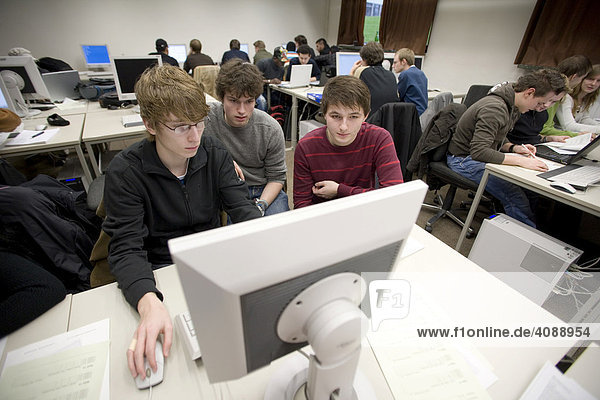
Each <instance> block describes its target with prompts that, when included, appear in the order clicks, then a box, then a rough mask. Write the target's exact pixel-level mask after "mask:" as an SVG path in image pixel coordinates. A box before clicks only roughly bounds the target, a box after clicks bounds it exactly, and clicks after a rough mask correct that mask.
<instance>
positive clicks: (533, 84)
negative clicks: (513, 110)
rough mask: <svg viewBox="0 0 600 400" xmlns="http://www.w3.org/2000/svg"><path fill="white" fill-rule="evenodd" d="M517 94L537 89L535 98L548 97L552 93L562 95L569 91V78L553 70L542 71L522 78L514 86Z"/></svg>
mask: <svg viewBox="0 0 600 400" xmlns="http://www.w3.org/2000/svg"><path fill="white" fill-rule="evenodd" d="M513 87H514V89H515V92H517V93H519V92H524V91H525V90H527V89H529V88H534V89H535V95H534V97H542V96H546V95H547V94H548V93H550V92H554V93H555V94H561V93H562V92H566V91H568V90H569V82H568V80H567V77H566V76H565V75H563V74H561V73H560V72H558V71H556V70H553V69H540V70H537V71H533V72H530V73H528V74H526V75H523V76H521V77H520V78H519V79H518V80H517V82H516V83H515V84H514V85H513Z"/></svg>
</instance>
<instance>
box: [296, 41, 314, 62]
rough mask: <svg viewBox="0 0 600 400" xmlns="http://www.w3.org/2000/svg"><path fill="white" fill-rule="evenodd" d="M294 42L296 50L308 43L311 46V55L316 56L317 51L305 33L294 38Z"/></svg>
mask: <svg viewBox="0 0 600 400" xmlns="http://www.w3.org/2000/svg"><path fill="white" fill-rule="evenodd" d="M294 43H295V44H296V50H298V49H299V48H300V46H303V45H306V46H307V47H308V48H309V52H310V57H311V58H315V51H314V50H313V48H312V47H310V46H309V45H308V40H307V39H306V36H304V35H298V36H296V37H295V38H294Z"/></svg>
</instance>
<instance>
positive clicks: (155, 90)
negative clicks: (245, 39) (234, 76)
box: [135, 65, 208, 138]
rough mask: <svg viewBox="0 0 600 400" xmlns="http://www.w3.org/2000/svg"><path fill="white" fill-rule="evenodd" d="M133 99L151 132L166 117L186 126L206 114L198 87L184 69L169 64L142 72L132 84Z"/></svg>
mask: <svg viewBox="0 0 600 400" xmlns="http://www.w3.org/2000/svg"><path fill="white" fill-rule="evenodd" d="M135 96H136V98H137V101H138V104H139V105H140V115H141V116H142V118H143V119H144V121H146V122H147V123H148V125H149V126H150V127H152V128H153V129H156V127H157V125H158V123H159V122H161V121H164V120H166V119H167V118H168V115H169V114H173V115H174V116H175V117H177V118H179V119H180V120H181V121H184V122H190V123H196V122H199V121H201V120H202V119H204V117H206V115H207V114H208V106H207V105H206V97H205V95H204V89H203V88H202V86H201V85H200V84H199V83H198V82H196V81H195V80H194V79H192V77H191V76H189V75H188V74H187V73H186V72H185V71H184V70H182V69H181V68H178V67H174V66H172V65H163V66H160V67H159V66H156V67H151V68H148V69H147V70H146V71H144V73H143V74H142V75H141V76H140V79H139V80H138V81H137V82H136V84H135ZM150 138H154V136H152V135H150Z"/></svg>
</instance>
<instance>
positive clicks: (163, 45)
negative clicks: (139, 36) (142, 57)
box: [149, 39, 179, 67]
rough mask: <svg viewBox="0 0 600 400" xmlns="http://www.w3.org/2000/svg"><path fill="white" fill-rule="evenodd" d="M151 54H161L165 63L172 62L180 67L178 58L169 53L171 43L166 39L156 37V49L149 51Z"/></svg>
mask: <svg viewBox="0 0 600 400" xmlns="http://www.w3.org/2000/svg"><path fill="white" fill-rule="evenodd" d="M149 55H151V56H154V55H160V57H161V58H162V62H163V64H171V65H173V66H175V67H179V63H178V62H177V60H176V59H174V58H173V57H171V56H170V55H169V45H168V44H167V41H166V40H165V39H156V51H155V52H153V53H149Z"/></svg>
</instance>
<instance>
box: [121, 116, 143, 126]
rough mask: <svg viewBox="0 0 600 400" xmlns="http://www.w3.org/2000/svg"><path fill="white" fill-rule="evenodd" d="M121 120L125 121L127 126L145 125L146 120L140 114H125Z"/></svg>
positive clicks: (124, 124) (124, 123)
mask: <svg viewBox="0 0 600 400" xmlns="http://www.w3.org/2000/svg"><path fill="white" fill-rule="evenodd" d="M121 121H122V122H123V126H124V127H125V128H131V127H132V126H140V125H144V121H143V120H142V117H141V116H140V114H132V115H123V117H121Z"/></svg>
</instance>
